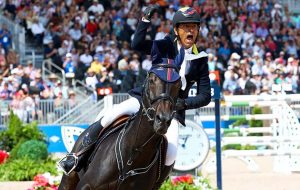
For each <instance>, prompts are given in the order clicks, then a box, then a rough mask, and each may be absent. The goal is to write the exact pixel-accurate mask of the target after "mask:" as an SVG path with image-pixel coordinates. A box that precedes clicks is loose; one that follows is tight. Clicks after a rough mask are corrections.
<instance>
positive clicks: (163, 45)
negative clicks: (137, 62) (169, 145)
mask: <svg viewBox="0 0 300 190" xmlns="http://www.w3.org/2000/svg"><path fill="white" fill-rule="evenodd" d="M150 25H151V24H150V22H149V23H148V22H143V21H140V22H139V24H138V26H137V29H136V31H135V34H134V38H133V41H132V43H131V47H132V48H133V49H134V50H137V51H141V52H142V53H145V54H148V55H150V53H151V48H152V44H153V41H152V40H146V39H145V38H146V33H147V28H148V27H149V26H150ZM156 43H157V47H158V49H159V52H160V53H161V54H162V57H167V58H169V59H174V58H175V57H176V55H177V54H178V49H177V41H176V40H173V39H172V38H171V37H170V36H166V37H165V38H164V39H162V40H156ZM208 75H209V72H208V64H207V57H203V58H200V59H196V60H192V61H191V63H190V69H189V71H188V73H187V74H186V75H185V78H186V82H187V85H186V88H185V90H180V92H179V98H181V99H185V101H186V105H187V109H195V108H200V107H203V106H206V105H208V104H209V103H210V101H211V88H210V80H209V76H208ZM194 83H197V95H196V96H194V97H188V94H189V90H190V89H191V87H192V86H193V85H194ZM129 94H130V95H131V96H133V97H136V98H138V99H139V100H140V98H139V96H141V94H142V89H141V88H138V89H133V90H131V91H129ZM175 118H177V119H178V120H179V122H180V123H182V124H183V125H185V123H184V120H185V110H180V111H177V113H176V115H175Z"/></svg>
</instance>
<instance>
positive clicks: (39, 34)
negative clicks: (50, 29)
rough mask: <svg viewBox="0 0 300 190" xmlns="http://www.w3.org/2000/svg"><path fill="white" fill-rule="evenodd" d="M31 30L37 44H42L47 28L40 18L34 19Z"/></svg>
mask: <svg viewBox="0 0 300 190" xmlns="http://www.w3.org/2000/svg"><path fill="white" fill-rule="evenodd" d="M31 32H32V34H33V36H34V39H35V42H36V44H37V45H39V44H42V43H43V38H44V32H45V28H44V26H43V25H42V23H41V22H40V20H39V19H38V18H34V19H33V23H32V25H31Z"/></svg>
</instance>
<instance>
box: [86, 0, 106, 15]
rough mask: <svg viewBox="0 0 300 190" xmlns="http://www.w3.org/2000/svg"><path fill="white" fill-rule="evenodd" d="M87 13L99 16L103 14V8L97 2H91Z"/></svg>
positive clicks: (94, 0) (95, 0)
mask: <svg viewBox="0 0 300 190" xmlns="http://www.w3.org/2000/svg"><path fill="white" fill-rule="evenodd" d="M88 11H89V12H92V13H94V14H95V15H96V14H99V15H101V14H102V13H103V12H104V7H103V5H102V4H100V3H99V2H98V0H93V4H92V5H91V6H90V7H89V8H88Z"/></svg>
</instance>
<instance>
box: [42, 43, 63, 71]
mask: <svg viewBox="0 0 300 190" xmlns="http://www.w3.org/2000/svg"><path fill="white" fill-rule="evenodd" d="M44 62H46V63H47V64H48V68H49V69H50V70H51V71H52V66H51V64H55V65H57V66H59V67H60V68H62V64H61V62H62V61H61V58H60V57H59V54H58V50H57V49H56V48H55V47H54V44H53V41H52V40H51V41H49V42H48V44H47V46H46V47H45V48H44Z"/></svg>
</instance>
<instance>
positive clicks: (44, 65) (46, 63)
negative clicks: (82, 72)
mask: <svg viewBox="0 0 300 190" xmlns="http://www.w3.org/2000/svg"><path fill="white" fill-rule="evenodd" d="M47 66H50V67H54V68H55V69H57V70H58V71H59V72H60V73H61V76H58V75H57V77H58V78H59V80H61V82H62V85H63V86H65V85H66V74H65V71H64V70H63V69H62V68H60V67H59V66H57V65H55V64H54V63H53V62H51V61H43V63H42V77H43V79H46V78H47V77H46V76H47V75H49V74H51V73H53V72H52V71H51V70H50V69H48V68H47Z"/></svg>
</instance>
